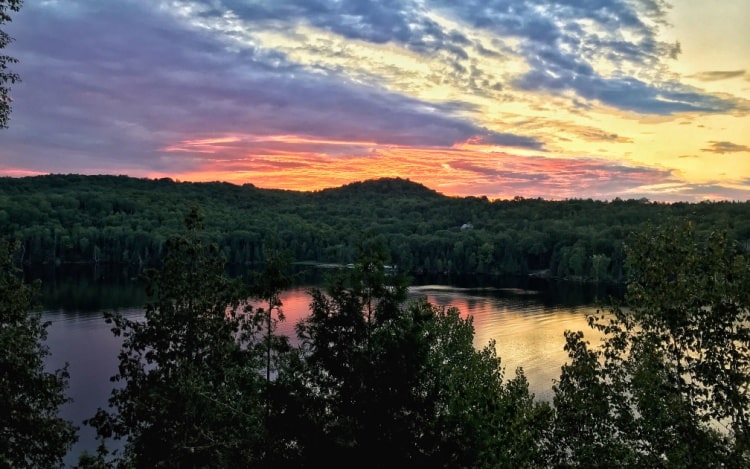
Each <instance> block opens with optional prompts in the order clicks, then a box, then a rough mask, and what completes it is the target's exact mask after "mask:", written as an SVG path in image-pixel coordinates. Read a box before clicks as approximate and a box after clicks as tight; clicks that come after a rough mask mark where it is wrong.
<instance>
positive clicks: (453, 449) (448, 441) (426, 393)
mask: <svg viewBox="0 0 750 469" xmlns="http://www.w3.org/2000/svg"><path fill="white" fill-rule="evenodd" d="M384 260H385V258H384V257H383V256H382V255H380V254H378V251H377V250H375V251H374V252H372V251H371V252H366V251H365V252H364V253H363V255H361V256H360V261H359V262H357V263H355V264H354V267H353V268H352V269H351V270H348V271H346V272H345V273H344V275H343V276H340V277H337V278H336V279H335V280H334V282H333V283H332V285H331V286H330V287H329V289H328V292H327V293H324V292H322V291H320V290H315V289H314V290H313V291H312V292H311V294H312V305H311V315H310V316H309V317H308V318H307V319H306V320H304V321H303V322H302V323H300V324H299V325H298V327H297V330H298V336H299V338H300V341H301V343H302V362H301V364H300V368H297V369H296V370H293V371H292V372H290V373H286V374H285V378H284V379H296V383H291V388H293V389H296V390H297V391H296V393H297V394H298V395H303V396H306V397H305V399H304V402H302V403H299V404H298V407H297V409H299V410H298V412H297V414H298V415H301V416H303V417H302V421H301V422H299V424H298V425H296V426H295V427H296V428H297V429H298V430H299V432H300V433H299V434H298V435H297V437H296V440H295V441H294V445H290V446H296V447H301V448H302V451H301V458H302V460H303V461H304V462H305V463H308V464H313V463H319V462H322V461H328V462H329V463H330V462H336V463H337V464H356V463H358V462H359V463H362V461H366V464H369V465H372V466H374V467H387V466H389V465H396V464H405V463H408V464H412V465H418V466H420V465H421V466H425V467H482V466H483V465H484V466H485V467H493V466H495V467H497V465H502V464H510V465H516V466H527V467H528V466H532V465H534V464H533V462H534V461H535V460H536V459H537V458H538V457H539V456H540V454H541V453H540V448H541V447H540V445H539V441H540V440H541V438H540V436H541V435H542V429H543V428H545V423H544V422H545V421H546V420H545V418H546V417H545V416H546V414H545V412H544V410H543V408H542V407H540V406H538V405H536V404H534V403H533V397H532V396H531V395H530V394H529V392H528V385H527V383H526V381H525V378H523V375H522V373H521V374H520V375H519V376H518V377H517V378H516V379H514V380H511V381H509V382H508V383H503V371H502V368H501V367H500V360H499V358H497V357H496V355H495V351H494V350H495V349H494V344H490V345H489V346H488V347H486V348H485V349H483V350H481V351H478V350H476V349H475V348H474V344H473V338H474V329H473V325H472V322H471V320H470V319H464V318H462V317H461V316H460V313H459V312H458V310H456V309H447V310H446V309H444V308H438V307H435V306H433V305H431V304H429V303H428V302H427V301H426V300H424V299H422V300H419V301H411V302H405V300H406V283H405V282H404V281H403V280H400V279H398V278H396V277H393V276H391V275H389V274H388V272H387V271H386V270H385V269H384Z"/></svg>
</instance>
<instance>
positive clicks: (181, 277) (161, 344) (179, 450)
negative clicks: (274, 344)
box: [89, 210, 264, 467]
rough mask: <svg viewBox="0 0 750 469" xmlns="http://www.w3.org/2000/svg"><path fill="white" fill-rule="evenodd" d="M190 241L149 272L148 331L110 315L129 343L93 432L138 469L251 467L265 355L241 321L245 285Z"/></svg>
mask: <svg viewBox="0 0 750 469" xmlns="http://www.w3.org/2000/svg"><path fill="white" fill-rule="evenodd" d="M185 223H186V227H187V234H186V235H185V236H179V237H174V238H171V239H170V240H169V241H168V242H167V255H166V258H165V259H164V265H163V267H162V268H161V270H150V271H148V272H147V275H146V280H147V291H148V293H149V295H150V296H151V297H152V301H151V302H149V303H148V304H147V305H146V311H145V322H140V321H137V320H131V319H128V318H125V317H123V316H121V315H118V314H114V315H113V314H110V315H107V321H108V322H110V323H111V324H113V325H114V327H113V329H112V331H113V332H114V334H115V335H117V336H122V337H123V345H122V351H121V352H120V355H119V360H120V364H119V372H118V374H117V375H116V376H114V377H113V381H115V382H120V383H122V386H121V387H118V388H116V389H114V390H113V391H112V397H111V398H110V401H109V403H110V407H111V408H113V411H112V412H111V413H110V412H107V411H105V410H102V409H100V410H99V411H98V412H97V415H96V416H95V417H94V418H92V419H91V420H90V421H89V423H90V424H91V425H93V426H94V427H95V428H96V430H97V433H98V435H99V436H100V437H101V438H110V437H114V438H117V439H121V438H125V439H126V441H125V451H124V454H122V455H121V456H119V457H118V459H117V461H115V462H117V463H120V464H122V465H126V466H127V465H131V464H132V465H135V466H136V467H158V466H162V465H168V466H171V467H186V466H189V467H207V466H219V467H228V466H231V465H236V466H240V467H241V466H247V465H251V464H252V463H253V461H256V460H258V459H259V458H260V457H261V453H262V451H263V448H262V447H261V445H260V442H261V441H262V438H263V409H264V405H263V401H262V394H263V389H264V386H263V380H262V377H261V374H260V370H262V369H263V361H262V355H259V354H257V353H256V350H257V347H254V345H253V344H254V342H255V335H254V334H255V332H254V329H253V328H252V327H249V326H251V324H250V321H249V320H246V319H245V318H244V315H243V314H242V313H241V312H240V306H241V303H242V300H243V297H242V294H241V292H242V288H241V284H240V282H238V281H234V280H230V279H228V278H227V277H226V275H225V273H224V262H223V259H222V258H221V257H220V256H219V252H218V249H217V247H216V246H215V245H213V244H210V245H204V244H203V243H202V242H201V239H200V232H201V228H202V217H201V216H200V215H199V213H198V212H197V211H196V210H192V211H191V212H190V213H189V214H188V215H187V217H186V222H185Z"/></svg>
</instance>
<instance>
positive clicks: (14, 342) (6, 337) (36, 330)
mask: <svg viewBox="0 0 750 469" xmlns="http://www.w3.org/2000/svg"><path fill="white" fill-rule="evenodd" d="M14 252H15V247H14V246H12V245H11V244H10V243H8V242H6V241H4V240H0V466H2V467H56V466H62V458H63V457H64V456H65V453H66V452H67V451H68V449H70V447H71V446H72V444H73V443H75V441H76V440H77V436H76V429H75V427H74V426H73V425H72V424H71V423H70V422H68V421H66V420H63V419H61V418H60V417H59V416H58V411H59V410H60V406H61V405H62V404H64V403H65V402H68V400H69V399H68V398H67V397H66V396H65V389H66V387H67V385H68V371H67V369H66V368H67V366H66V368H63V369H60V370H56V371H54V372H47V371H45V370H44V359H45V357H47V356H48V355H49V350H48V348H47V347H46V346H45V345H44V344H43V342H44V340H45V339H46V337H47V326H48V324H49V323H44V322H42V320H41V315H40V314H39V313H36V312H32V305H33V298H34V295H35V293H36V289H35V288H32V287H31V286H29V285H26V284H24V283H23V282H22V281H21V280H20V278H19V277H18V272H17V271H16V269H15V268H14V266H13V262H12V255H13V253H14Z"/></svg>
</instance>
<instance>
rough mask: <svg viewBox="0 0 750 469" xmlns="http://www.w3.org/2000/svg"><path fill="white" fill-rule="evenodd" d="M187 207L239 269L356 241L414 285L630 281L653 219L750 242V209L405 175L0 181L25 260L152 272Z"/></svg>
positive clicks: (353, 251) (333, 255) (331, 259)
mask: <svg viewBox="0 0 750 469" xmlns="http://www.w3.org/2000/svg"><path fill="white" fill-rule="evenodd" d="M185 204H189V205H191V206H192V205H195V206H199V207H200V208H201V210H202V211H203V212H204V213H206V220H205V225H206V229H205V231H204V232H203V233H202V238H203V240H204V241H206V242H213V243H216V244H217V245H218V246H219V249H220V251H221V253H222V254H223V255H224V256H225V257H226V259H227V262H228V263H230V264H235V265H260V264H262V262H263V261H264V258H265V252H266V250H267V249H266V248H267V246H266V245H267V242H266V240H268V239H269V238H271V237H272V235H276V237H277V238H278V241H279V243H280V245H281V246H284V247H285V248H288V249H289V251H290V254H291V256H292V257H293V258H294V259H295V260H298V261H310V262H325V263H340V264H348V263H351V262H353V261H354V260H355V259H356V256H357V244H358V242H359V240H360V239H365V238H378V237H380V238H382V240H383V242H384V243H385V248H386V253H387V254H388V257H389V258H390V259H391V262H393V263H394V264H396V265H398V267H399V270H400V271H402V272H407V273H410V274H412V275H420V274H429V273H445V272H448V273H481V274H527V273H536V274H537V275H550V276H559V277H568V278H575V279H578V280H590V281H598V282H612V281H622V280H624V278H625V277H624V275H625V264H624V261H625V252H624V244H625V240H626V234H627V233H629V232H633V231H639V230H640V229H641V228H642V227H644V226H645V225H646V224H647V223H648V222H657V221H658V222H660V223H661V222H671V221H672V220H674V221H675V223H676V222H680V221H681V220H685V219H693V220H696V221H697V222H700V224H701V226H702V227H703V228H702V229H703V230H711V229H715V228H716V227H719V226H726V227H728V228H729V231H728V233H729V235H730V236H729V237H730V239H734V240H738V241H740V242H742V243H745V242H748V241H750V203H747V202H745V203H733V202H717V203H711V202H704V203H699V204H688V203H675V204H656V203H646V202H643V201H635V200H628V201H622V200H613V201H609V202H605V201H594V200H576V199H573V200H564V201H545V200H541V199H520V198H518V199H514V200H495V201H489V200H487V199H486V198H477V197H463V198H461V197H446V196H443V195H441V194H439V193H437V192H434V191H431V190H429V189H427V188H426V187H424V186H421V185H419V184H416V183H414V182H410V181H408V180H403V179H379V180H371V181H365V182H361V183H353V184H349V185H346V186H343V187H340V188H336V189H328V190H323V191H318V192H309V193H306V192H293V191H280V190H268V189H259V188H256V187H254V186H252V185H250V184H245V185H243V186H237V185H232V184H227V183H218V182H213V183H189V182H175V181H172V180H170V179H159V180H147V179H135V178H129V177H125V176H79V175H48V176H38V177H27V178H2V179H0V230H1V231H3V232H5V233H8V234H10V235H12V236H14V237H15V238H16V239H19V240H21V241H22V253H23V261H24V262H25V263H48V264H56V263H63V262H90V263H94V262H97V263H100V264H102V263H112V264H123V263H124V264H130V265H133V266H136V267H154V266H157V265H158V263H159V262H160V259H161V258H162V257H163V254H164V248H165V245H166V240H167V239H169V238H171V237H173V236H176V235H179V234H180V233H181V230H182V216H183V215H182V207H183V206H184V205H185ZM469 224H470V226H471V228H468V227H467V228H465V229H462V226H464V225H469Z"/></svg>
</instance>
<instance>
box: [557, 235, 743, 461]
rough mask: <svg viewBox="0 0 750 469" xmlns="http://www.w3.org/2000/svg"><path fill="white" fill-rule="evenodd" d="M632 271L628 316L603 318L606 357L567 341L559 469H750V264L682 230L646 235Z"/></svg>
mask: <svg viewBox="0 0 750 469" xmlns="http://www.w3.org/2000/svg"><path fill="white" fill-rule="evenodd" d="M628 265H629V272H630V281H629V283H628V291H627V296H626V300H627V305H628V308H623V307H619V306H616V307H614V308H612V310H611V311H610V312H609V314H606V315H602V316H600V317H596V318H592V319H591V324H592V326H593V327H595V328H597V329H599V330H600V331H601V332H603V333H604V334H605V337H606V340H605V341H604V343H603V344H602V347H601V349H599V350H596V351H595V350H591V349H590V348H589V347H588V345H587V344H586V343H585V342H584V340H583V336H582V334H581V333H567V336H566V337H567V346H566V349H567V350H568V352H569V354H570V357H571V359H572V363H571V364H569V365H566V366H564V367H563V373H562V376H561V378H560V381H559V382H558V384H557V385H556V387H555V401H554V402H555V409H556V412H557V417H556V427H555V435H556V440H555V441H557V442H558V444H559V445H560V447H559V448H557V457H558V458H559V459H558V463H573V464H581V465H593V464H594V463H598V464H604V465H608V464H609V463H611V462H612V461H609V462H608V461H607V460H606V459H605V458H606V457H607V456H609V457H613V458H614V460H615V461H625V462H628V463H632V464H637V465H641V466H650V467H653V466H662V465H673V466H680V467H685V466H707V465H708V466H715V465H720V464H722V462H723V463H725V464H727V465H739V466H746V465H748V464H750V452H749V451H748V432H749V430H750V428H748V418H747V417H748V416H747V414H748V412H749V411H750V396H749V395H748V391H749V390H748V387H749V385H750V354H749V352H750V350H749V349H748V347H750V321H749V320H750V262H748V259H747V258H746V257H745V256H744V255H743V254H741V253H740V251H739V250H738V249H737V246H736V245H735V244H734V243H732V242H730V241H729V240H728V238H727V236H726V233H720V232H715V233H711V234H709V235H699V234H698V233H697V232H696V230H695V228H694V226H693V225H692V224H682V225H677V226H668V227H664V228H659V229H654V228H650V229H647V230H644V231H643V232H641V233H639V234H637V235H635V236H634V238H633V240H632V242H631V243H630V244H629V246H628ZM602 455H607V456H602Z"/></svg>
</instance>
